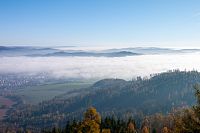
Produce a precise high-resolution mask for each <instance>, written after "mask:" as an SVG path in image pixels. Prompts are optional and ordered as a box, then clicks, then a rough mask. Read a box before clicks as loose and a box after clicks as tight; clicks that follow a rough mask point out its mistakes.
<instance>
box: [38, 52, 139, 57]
mask: <svg viewBox="0 0 200 133" xmlns="http://www.w3.org/2000/svg"><path fill="white" fill-rule="evenodd" d="M134 55H140V54H138V53H132V52H127V51H120V52H110V53H95V52H55V53H51V54H46V55H43V56H80V57H124V56H134ZM35 56H37V55H35ZM38 56H40V55H38Z"/></svg>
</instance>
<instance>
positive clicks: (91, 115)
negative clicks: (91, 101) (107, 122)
mask: <svg viewBox="0 0 200 133" xmlns="http://www.w3.org/2000/svg"><path fill="white" fill-rule="evenodd" d="M100 124H101V116H100V115H99V113H98V112H97V111H96V109H95V108H94V107H90V108H88V109H87V111H86V112H85V114H84V120H83V122H82V132H84V133H100Z"/></svg>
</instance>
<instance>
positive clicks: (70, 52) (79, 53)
mask: <svg viewBox="0 0 200 133" xmlns="http://www.w3.org/2000/svg"><path fill="white" fill-rule="evenodd" d="M67 48H68V47H67ZM73 48H74V49H73ZM194 52H195V53H199V52H200V49H170V48H157V47H133V48H119V49H117V48H115V49H105V50H97V51H95V50H93V51H92V50H81V49H80V50H77V49H76V47H70V49H66V50H62V49H60V48H59V47H58V48H51V47H22V46H9V47H7V46H0V56H12V57H13V56H28V57H54V56H55V57H74V56H76V57H125V56H136V55H149V54H182V53H194Z"/></svg>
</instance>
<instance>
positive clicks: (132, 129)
mask: <svg viewBox="0 0 200 133" xmlns="http://www.w3.org/2000/svg"><path fill="white" fill-rule="evenodd" d="M127 128H128V133H135V132H136V131H135V125H134V124H133V122H129V123H128V127H127Z"/></svg>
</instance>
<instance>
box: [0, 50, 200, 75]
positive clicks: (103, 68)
mask: <svg viewBox="0 0 200 133" xmlns="http://www.w3.org/2000/svg"><path fill="white" fill-rule="evenodd" d="M172 69H180V70H185V69H187V70H193V69H195V70H200V55H199V54H182V55H180V54H179V55H141V56H130V57H115V58H106V57H0V73H27V74H28V73H39V72H48V73H50V74H52V76H54V77H65V78H86V79H93V78H95V79H96V78H97V79H101V78H123V79H131V78H134V77H136V76H149V75H150V74H153V73H160V72H165V71H168V70H172Z"/></svg>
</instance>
